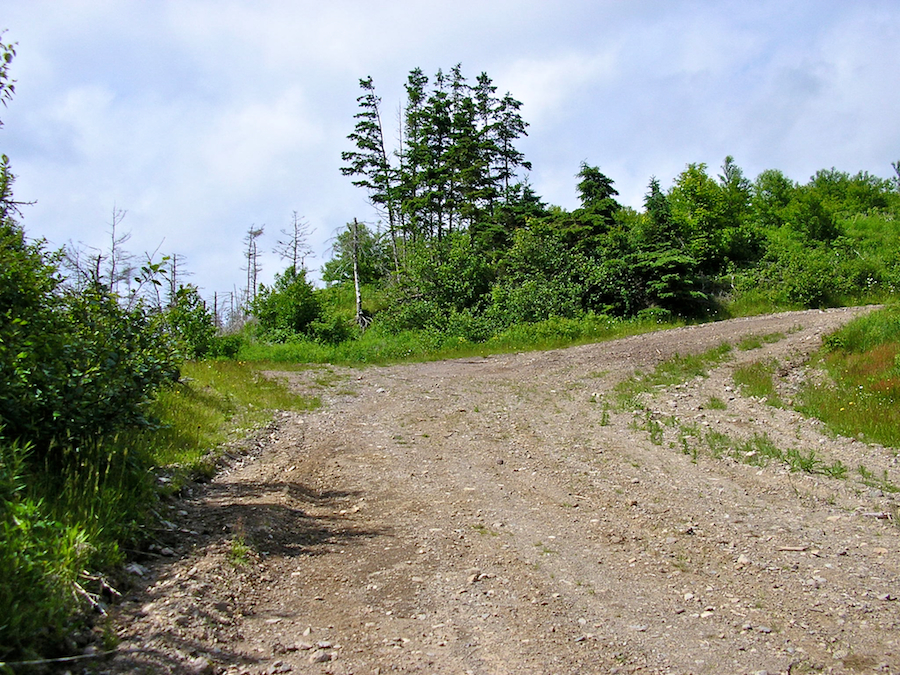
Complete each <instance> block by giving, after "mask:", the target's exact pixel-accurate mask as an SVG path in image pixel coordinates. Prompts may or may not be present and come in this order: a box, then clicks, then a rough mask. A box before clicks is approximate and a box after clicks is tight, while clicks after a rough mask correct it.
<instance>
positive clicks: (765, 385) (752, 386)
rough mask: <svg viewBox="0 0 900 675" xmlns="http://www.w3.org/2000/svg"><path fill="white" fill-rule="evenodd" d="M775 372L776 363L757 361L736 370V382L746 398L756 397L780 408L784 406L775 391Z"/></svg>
mask: <svg viewBox="0 0 900 675" xmlns="http://www.w3.org/2000/svg"><path fill="white" fill-rule="evenodd" d="M774 371H775V362H774V361H755V362H753V363H750V364H747V365H745V366H741V367H740V368H737V369H735V371H734V382H735V384H737V385H738V386H739V387H740V389H741V391H742V392H743V393H744V395H745V396H755V397H757V398H761V399H763V400H764V401H766V402H767V403H768V404H769V405H772V406H776V407H780V406H782V405H783V404H782V402H781V399H780V398H779V397H778V393H777V392H776V391H775V384H774V382H773V379H772V376H773V373H774Z"/></svg>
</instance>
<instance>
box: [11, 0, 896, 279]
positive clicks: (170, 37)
mask: <svg viewBox="0 0 900 675" xmlns="http://www.w3.org/2000/svg"><path fill="white" fill-rule="evenodd" d="M6 5H7V6H4V20H5V21H6V22H7V23H6V24H5V26H6V27H7V28H9V33H8V34H7V36H6V39H9V40H14V41H18V42H19V56H18V57H17V58H16V61H15V62H14V64H13V73H14V77H16V78H18V79H19V85H18V94H17V96H16V99H15V100H14V101H13V102H12V104H11V105H10V107H9V109H8V110H3V111H0V112H2V114H3V119H4V121H5V122H6V128H5V129H4V130H3V131H2V132H0V144H2V146H0V150H2V151H3V152H6V153H7V154H9V155H10V156H11V158H12V161H13V165H14V169H15V170H16V172H17V173H18V174H19V181H18V183H17V185H16V190H17V195H19V196H20V197H21V198H23V199H38V200H39V203H38V205H37V206H35V207H33V208H31V209H29V210H28V211H27V212H26V217H25V224H26V226H27V227H28V229H29V231H30V232H31V233H33V234H35V235H46V236H48V237H50V238H51V239H53V240H54V241H56V242H57V243H62V242H64V241H66V240H67V239H70V238H71V239H75V240H78V239H81V240H84V241H87V242H92V243H94V244H95V245H98V244H100V243H102V242H103V241H104V237H105V236H106V235H105V232H106V229H107V223H108V221H109V219H110V211H111V208H112V206H113V204H114V203H115V204H116V205H118V206H119V207H120V208H126V209H128V211H129V214H128V217H127V218H126V220H125V222H124V224H123V226H124V227H126V229H132V231H133V232H134V236H133V238H132V242H131V244H132V245H133V246H134V247H135V249H143V248H147V249H151V250H152V249H153V248H155V246H156V245H157V244H158V243H159V241H160V240H161V239H163V238H165V244H164V246H165V247H166V248H165V250H167V251H169V252H172V251H177V252H179V253H183V254H186V255H187V257H188V265H189V267H191V268H193V269H194V270H195V271H196V272H197V274H196V275H195V276H194V277H193V278H192V280H193V281H195V282H197V283H199V284H201V285H203V286H204V287H206V288H207V289H208V290H210V291H212V290H213V289H223V290H229V289H231V288H232V286H233V285H234V284H240V282H241V279H242V274H241V272H240V270H239V267H240V265H241V264H242V258H241V246H240V241H241V238H242V236H243V233H244V231H245V230H246V228H247V227H248V226H249V225H250V224H251V223H256V224H262V223H265V224H266V226H267V231H268V232H271V233H272V237H271V242H274V239H275V236H274V235H275V234H276V233H277V231H278V230H279V229H280V228H281V227H284V226H286V224H287V222H288V220H289V218H290V213H291V211H292V210H294V209H297V210H298V211H299V212H300V214H301V215H304V216H306V217H307V219H308V220H309V221H310V223H311V224H312V225H313V226H314V227H315V228H316V230H317V231H316V234H315V241H314V243H315V245H316V247H317V248H318V249H319V252H320V257H319V259H318V260H317V261H316V264H321V262H322V261H323V257H324V256H323V254H324V251H325V250H326V249H327V246H328V243H327V239H328V238H329V237H331V236H332V234H333V231H334V230H335V229H336V228H338V227H340V226H341V225H342V224H343V223H345V222H346V221H347V220H350V219H352V218H353V217H359V218H365V219H370V220H374V216H373V214H372V211H371V209H370V208H369V207H368V206H367V205H366V202H365V195H364V194H362V193H361V192H360V191H359V190H356V189H355V188H353V187H352V186H351V185H350V182H349V179H347V178H346V177H343V176H341V175H340V172H339V166H340V152H341V150H344V149H347V148H348V141H347V140H346V135H347V134H348V133H349V132H350V131H351V130H352V127H353V114H354V113H355V112H356V108H355V105H356V104H355V99H356V96H357V95H358V89H357V79H358V78H359V77H364V76H366V75H369V74H371V75H373V76H374V78H375V83H376V86H377V88H378V92H379V94H380V95H381V96H382V97H383V99H384V106H385V107H384V113H385V124H386V127H387V128H388V136H389V137H393V135H394V116H395V114H396V108H397V105H398V102H399V99H400V98H401V95H402V91H403V83H404V82H405V79H406V75H407V73H408V72H409V70H410V69H411V68H413V67H416V66H421V67H422V68H423V70H424V71H425V72H426V74H428V75H432V74H433V73H434V72H435V71H436V70H437V69H438V68H444V69H448V68H450V67H451V66H453V65H454V64H456V63H458V62H461V63H462V65H463V70H464V72H465V73H466V74H467V75H468V76H469V77H470V78H474V76H475V75H476V74H477V73H478V72H480V71H482V70H486V71H487V72H488V74H489V75H491V77H492V78H493V79H494V82H495V83H496V84H497V85H498V87H499V88H500V91H501V93H503V92H505V91H509V92H510V93H511V94H512V95H513V96H514V97H516V98H518V99H519V100H521V101H523V103H524V106H523V109H522V113H523V116H524V118H525V120H526V121H527V122H529V123H530V125H531V126H530V127H529V130H528V131H529V138H527V139H525V140H524V141H523V143H522V147H523V149H524V150H525V152H526V154H527V157H528V159H530V160H531V161H532V162H533V163H534V165H535V171H534V174H533V177H532V181H533V184H534V187H535V188H536V190H537V192H538V194H540V195H542V196H543V197H544V198H545V200H546V201H548V202H551V203H558V204H561V205H563V206H566V207H572V206H575V205H577V200H576V197H575V194H576V192H575V183H576V180H575V178H574V175H575V173H576V172H577V171H578V165H579V163H580V162H581V161H582V160H586V161H588V162H590V163H592V164H598V165H599V166H600V167H601V169H602V170H603V171H605V172H606V173H607V174H608V175H609V176H610V177H611V178H613V179H614V180H615V181H616V186H617V187H618V188H619V190H620V192H621V194H622V201H624V202H625V203H629V204H631V205H634V206H640V204H641V199H642V197H643V194H644V192H645V190H646V185H647V182H648V180H649V178H650V176H651V175H656V176H657V177H659V178H660V180H661V181H662V182H663V184H664V185H667V184H668V183H669V182H670V181H671V180H672V178H674V176H675V175H676V174H677V173H678V172H679V171H681V170H682V169H683V168H684V166H685V164H687V163H688V162H700V161H702V162H707V163H708V164H709V165H710V167H711V171H715V170H717V168H718V166H719V165H720V164H721V162H722V160H723V159H724V157H725V155H726V154H733V155H735V157H736V159H737V161H738V163H739V164H740V165H742V166H743V167H744V168H745V170H746V172H747V173H748V174H749V175H751V176H753V175H755V173H757V172H758V171H760V170H762V169H764V168H782V169H784V170H785V171H786V172H787V173H788V174H789V175H791V176H792V177H794V178H797V179H801V180H803V179H805V178H807V177H808V176H809V175H810V174H811V173H812V172H813V171H815V170H816V169H818V168H823V167H829V166H832V165H835V166H838V168H842V169H846V170H851V171H856V170H858V169H867V170H870V171H874V172H876V173H881V175H886V174H887V173H889V171H890V168H889V162H890V161H891V160H894V159H898V158H900V130H898V128H897V125H896V119H897V117H898V113H900V81H898V80H900V52H898V50H897V49H896V45H897V44H898V43H900V6H898V5H897V4H896V2H895V0H870V1H869V2H865V3H846V2H838V1H837V0H823V1H822V2H817V3H808V2H805V1H801V0H778V1H776V0H764V1H761V2H754V3H746V2H734V1H723V2H690V3H673V2H670V1H669V0H634V1H629V2H620V1H612V0H606V1H588V0H564V1H561V2H557V3H547V2H543V1H537V0H532V1H530V2H521V1H519V0H503V1H498V2H492V3H484V2H480V1H476V0H460V1H459V2H455V3H453V4H452V5H446V4H445V3H422V2H413V0H403V1H396V0H395V1H389V2H380V3H364V2H352V1H350V0H335V1H333V2H320V1H316V2H313V1H312V0H302V1H288V0H281V1H278V0H270V1H268V2H250V1H249V0H167V1H165V2H162V1H160V2H154V3H148V2H143V1H139V0H115V1H113V0H77V1H76V0H29V2H27V3H25V2H23V3H6ZM2 27H3V26H0V28H2ZM265 246H266V248H267V249H268V248H270V245H269V243H266V244H265ZM264 263H265V265H266V271H265V273H264V276H266V275H270V274H271V273H273V272H274V270H275V269H277V268H278V263H277V261H276V260H275V259H274V256H272V255H271V254H267V257H266V259H265V260H264Z"/></svg>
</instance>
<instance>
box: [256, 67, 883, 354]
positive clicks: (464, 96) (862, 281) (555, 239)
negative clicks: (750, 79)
mask: <svg viewBox="0 0 900 675" xmlns="http://www.w3.org/2000/svg"><path fill="white" fill-rule="evenodd" d="M359 84H360V88H361V95H360V96H359V98H358V99H357V101H358V106H359V108H358V112H357V114H356V115H355V118H354V119H355V124H354V127H353V130H352V131H351V133H350V134H349V135H348V140H349V141H350V142H351V143H352V145H353V149H351V150H346V151H344V152H343V153H342V159H343V161H344V165H343V167H342V169H341V170H342V173H343V174H344V175H345V176H348V177H350V178H351V180H352V182H353V184H354V185H356V186H358V187H359V188H361V189H363V190H365V191H366V193H367V195H368V197H369V200H370V202H371V204H372V206H373V207H374V211H375V216H376V218H377V219H378V224H377V225H375V226H373V225H371V224H369V225H366V224H361V223H358V222H357V223H356V224H355V225H354V224H351V225H348V228H347V229H346V230H344V231H343V232H342V233H341V234H339V235H338V237H337V239H336V242H335V246H334V255H333V257H332V259H331V260H329V261H328V262H326V263H325V265H324V266H323V268H322V278H323V280H324V281H325V282H326V283H327V284H329V285H330V286H332V287H339V286H341V285H342V284H345V283H346V284H349V283H355V284H356V285H357V286H358V285H360V284H362V286H363V288H364V289H366V294H367V295H368V297H369V298H370V302H369V303H368V306H369V308H370V309H369V310H366V311H365V312H364V313H365V314H366V316H365V321H359V318H360V316H359V314H360V312H357V317H356V318H357V323H358V324H360V325H364V326H369V325H371V327H372V329H375V330H379V331H383V332H386V333H393V334H396V333H399V332H403V331H406V330H426V331H434V332H443V333H447V332H448V331H449V332H451V333H458V334H459V335H460V336H461V337H464V338H465V339H468V340H474V341H478V340H484V339H487V338H488V337H490V336H491V335H492V334H496V333H497V332H499V331H502V330H504V329H505V328H508V327H509V326H512V325H515V324H518V323H523V322H524V323H528V322H538V321H543V320H546V319H548V318H550V317H563V318H578V317H582V316H586V315H604V316H610V317H615V318H628V317H635V316H656V317H659V318H663V317H667V318H677V317H682V318H699V317H703V316H711V315H714V314H716V313H721V312H722V311H723V308H725V307H726V306H728V305H729V304H733V303H735V302H736V301H737V302H739V303H744V304H745V305H752V304H754V303H756V304H757V305H759V306H760V307H761V308H762V307H769V308H775V307H817V306H826V305H834V304H842V303H846V302H861V301H866V300H868V299H875V298H883V297H886V296H889V295H890V294H892V293H893V292H894V291H895V289H896V288H897V287H898V285H900V268H898V262H897V261H898V259H900V256H898V255H897V254H898V253H900V248H898V246H900V244H898V239H900V237H898V234H897V226H896V224H895V223H896V217H897V216H898V215H900V213H898V209H900V193H898V189H900V188H898V186H900V164H898V163H897V162H895V163H894V164H893V165H892V167H893V169H894V172H895V174H896V175H895V176H894V177H892V178H890V179H884V178H879V177H877V176H874V175H871V174H869V173H867V172H858V173H856V174H851V173H847V172H844V171H840V170H837V169H834V168H832V169H823V170H821V171H818V172H816V174H815V175H813V176H812V177H810V179H809V180H808V181H807V182H805V183H800V182H796V181H794V180H792V179H790V178H789V177H787V176H786V175H785V174H784V173H783V172H781V171H779V170H777V169H770V170H766V171H763V172H761V173H760V174H759V175H758V176H756V177H755V178H753V179H751V178H750V177H747V176H746V175H745V174H744V172H743V170H742V169H741V168H740V166H739V165H738V164H737V163H736V161H735V160H734V158H733V157H731V156H728V157H726V158H725V159H724V161H723V164H722V166H721V167H720V168H719V170H718V171H717V172H713V171H711V170H710V168H709V167H708V166H707V165H706V164H703V163H692V164H688V165H686V168H685V169H684V170H683V171H682V172H681V173H680V174H679V175H678V176H677V177H676V178H675V179H674V181H673V183H672V185H670V186H668V187H663V186H662V185H661V184H660V182H659V180H658V179H656V178H655V177H651V178H650V179H649V180H648V185H647V191H646V194H645V197H644V203H643V208H642V209H640V210H638V209H633V208H630V207H627V206H624V205H622V204H620V203H619V202H618V201H617V197H618V192H617V190H616V188H615V182H614V180H613V179H612V178H611V177H609V176H607V175H605V174H604V173H603V172H602V171H601V169H600V167H598V166H593V165H590V164H588V163H587V162H584V163H582V164H581V165H580V167H578V170H577V173H576V174H575V181H576V188H577V193H578V196H579V201H580V206H579V207H578V208H576V209H573V210H571V211H568V210H565V209H563V208H561V207H558V206H552V205H547V204H546V203H544V201H543V200H542V199H541V198H540V197H539V196H538V195H537V194H536V193H535V192H534V190H533V189H532V187H531V185H530V184H529V182H528V176H527V174H528V171H529V170H530V169H531V164H530V163H529V162H528V161H527V160H526V159H525V157H524V155H523V153H521V152H520V151H519V150H518V149H517V147H516V143H517V141H520V140H521V139H522V137H523V136H525V135H526V130H527V126H528V125H527V123H526V122H525V121H524V120H523V118H522V116H521V103H520V102H519V101H517V100H516V99H514V98H513V97H512V96H511V95H510V94H508V93H507V94H505V95H503V96H497V93H496V87H495V86H494V85H493V83H492V81H491V79H490V77H489V76H488V75H487V74H486V73H481V74H480V75H479V76H478V77H477V78H476V80H475V82H474V83H470V82H468V81H467V80H466V78H465V77H464V76H463V74H462V69H461V66H459V65H457V66H454V67H453V68H452V69H451V70H450V72H449V73H446V74H445V73H443V72H442V71H440V70H439V71H438V72H437V74H436V75H435V76H434V77H433V78H431V79H429V78H428V77H426V76H425V75H424V74H423V73H422V71H421V70H420V69H418V68H416V69H414V70H412V71H411V72H410V73H409V75H408V77H407V81H406V85H405V101H404V103H403V105H402V108H401V113H400V114H399V115H398V126H397V128H396V129H395V130H394V132H395V135H396V138H397V139H398V141H397V143H396V147H393V148H389V147H388V145H387V143H386V140H385V139H386V138H387V137H388V136H389V135H390V134H389V132H387V131H386V129H385V125H384V121H383V116H382V111H381V110H382V102H381V99H380V97H379V96H378V95H377V94H376V91H375V85H374V83H373V80H372V78H371V77H367V78H364V79H361V80H360V82H359ZM296 284H306V285H307V292H306V293H305V294H303V298H305V299H304V300H302V302H304V303H306V305H305V306H306V310H307V311H305V312H304V313H302V316H303V317H304V318H301V314H300V313H296V312H295V313H294V315H293V317H294V318H293V319H292V320H290V321H287V320H282V321H281V322H280V323H279V324H278V327H279V330H278V331H272V330H269V328H270V327H272V326H273V324H272V322H271V321H270V320H268V319H266V318H265V317H264V316H263V315H259V316H258V317H257V318H258V320H259V325H260V327H261V329H262V331H261V333H260V335H261V336H263V337H264V338H265V339H274V340H276V341H278V340H284V339H294V338H291V336H296V337H299V338H302V337H303V336H306V337H308V338H311V339H314V340H326V339H341V340H343V339H350V338H352V337H354V336H358V332H353V331H352V330H349V329H347V330H334V328H335V327H336V326H337V323H336V322H335V321H334V320H333V317H331V315H333V314H334V308H333V307H330V306H329V297H331V296H329V294H328V292H327V290H328V289H326V292H319V293H318V294H317V293H313V292H312V288H311V285H310V284H309V283H308V282H307V281H306V279H305V278H303V279H299V278H298V277H297V276H296V275H293V276H292V277H291V278H290V279H287V278H285V277H284V276H283V275H282V276H280V277H279V281H277V282H276V284H275V286H274V287H273V288H271V289H266V290H265V293H266V297H267V298H269V302H274V300H273V297H274V296H279V295H284V294H286V293H287V292H288V291H287V289H288V287H290V286H291V285H296ZM291 292H292V293H294V295H295V296H296V297H298V298H299V296H298V295H297V290H296V289H294V290H293V291H291ZM332 295H334V294H332ZM364 304H365V303H364ZM329 313H331V314H329ZM284 316H285V314H284V313H282V319H283V318H284ZM329 317H331V318H329ZM323 321H324V322H325V323H326V324H327V325H328V327H329V330H325V331H322V330H321V329H322V322H323ZM338 323H339V322H338ZM345 323H346V322H345Z"/></svg>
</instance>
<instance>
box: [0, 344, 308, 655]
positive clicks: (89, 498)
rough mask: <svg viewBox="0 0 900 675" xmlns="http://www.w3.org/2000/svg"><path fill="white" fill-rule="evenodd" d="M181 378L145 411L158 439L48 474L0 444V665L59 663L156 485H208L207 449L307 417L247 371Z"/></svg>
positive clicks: (226, 369) (144, 533)
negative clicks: (280, 415) (278, 413)
mask: <svg viewBox="0 0 900 675" xmlns="http://www.w3.org/2000/svg"><path fill="white" fill-rule="evenodd" d="M182 373H183V380H182V382H180V383H177V384H174V385H172V386H170V387H168V388H166V389H164V390H163V391H161V392H159V395H158V396H157V398H156V400H154V401H153V402H152V403H151V405H150V408H151V412H152V413H153V415H155V416H156V417H157V418H158V419H159V428H156V429H146V430H140V431H127V432H121V433H119V434H116V435H114V436H110V437H106V438H102V439H98V440H96V441H94V442H90V443H83V444H81V445H79V446H77V447H64V448H57V450H58V452H57V453H56V455H57V456H58V457H59V460H58V461H57V462H56V464H55V465H54V466H53V467H45V466H42V465H40V464H39V463H34V462H30V461H29V458H28V449H27V448H22V447H19V446H16V445H14V444H9V443H0V578H2V579H3V584H0V661H2V660H4V659H10V660H20V659H27V658H30V657H36V656H45V655H47V654H53V653H58V652H59V645H60V643H61V642H62V639H63V637H64V636H65V634H66V633H67V632H69V631H71V630H73V629H75V628H77V627H78V626H79V625H80V623H81V622H82V621H83V617H85V616H87V614H85V613H84V612H83V610H84V609H85V607H86V601H87V598H89V597H91V593H92V592H98V591H99V579H100V578H101V577H102V573H103V572H104V571H106V570H109V569H111V568H112V567H115V566H116V565H118V564H121V563H122V562H123V561H124V559H125V550H126V549H130V548H139V547H140V546H141V542H142V540H144V539H146V538H147V537H148V533H149V532H150V531H151V530H150V529H149V528H150V527H151V526H152V525H153V523H154V519H155V518H156V516H155V515H154V510H155V509H156V508H157V504H158V500H159V491H160V486H161V484H160V483H159V482H158V481H157V474H158V473H160V472H164V473H166V474H167V479H168V481H169V482H167V483H166V484H165V485H166V486H167V489H169V490H172V489H177V487H178V485H179V483H180V482H182V481H184V480H186V479H188V478H191V477H197V476H198V474H205V475H209V473H211V469H212V465H211V463H210V456H211V455H214V450H215V448H216V447H217V446H218V445H220V444H221V443H223V442H224V441H226V440H229V439H232V438H236V437H239V436H242V435H246V434H247V433H248V431H249V430H250V429H252V428H256V427H259V426H261V425H263V424H265V423H267V422H268V421H269V420H271V419H272V413H273V411H274V410H275V409H289V410H305V409H309V408H311V407H314V406H316V405H318V401H317V400H308V399H305V398H303V397H300V396H298V395H296V394H292V393H291V392H289V391H288V390H287V387H286V386H285V385H284V383H282V382H278V381H274V380H270V379H266V378H264V377H263V376H262V375H261V374H260V373H259V372H258V369H257V367H256V366H254V365H251V364H247V363H240V362H233V361H211V362H201V363H187V364H185V365H184V367H183V370H182ZM235 542H236V543H235V544H234V546H233V552H238V553H239V552H241V550H242V548H241V547H242V546H247V544H246V542H244V540H243V538H242V534H241V533H238V536H237V537H236V538H235ZM246 555H247V552H246V551H244V554H243V555H242V556H235V559H240V558H244V557H246ZM86 569H90V570H93V571H94V574H90V575H87V574H85V573H84V570H86ZM98 573H99V574H98ZM92 584H93V585H95V586H96V588H94V587H93V586H92ZM0 669H2V666H0Z"/></svg>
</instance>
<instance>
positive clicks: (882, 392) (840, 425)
mask: <svg viewBox="0 0 900 675" xmlns="http://www.w3.org/2000/svg"><path fill="white" fill-rule="evenodd" d="M818 362H819V363H820V364H821V365H822V366H824V367H825V368H826V370H827V371H828V374H829V375H830V377H831V380H832V382H831V383H830V384H828V385H824V386H823V385H808V386H806V387H805V388H804V389H803V390H802V392H801V395H800V397H799V406H798V407H799V410H800V411H801V412H803V413H804V414H806V415H809V416H812V417H817V418H819V419H821V420H822V421H823V422H825V423H826V424H827V425H828V427H829V428H830V429H831V430H832V431H834V432H835V433H839V434H841V435H844V436H851V437H857V438H863V439H865V440H867V441H870V442H875V443H880V444H882V445H886V446H889V447H895V448H896V447H900V307H898V306H896V305H893V306H890V307H886V308H884V309H882V310H879V311H876V312H872V313H870V314H868V315H866V316H863V317H860V318H858V319H856V320H854V321H852V322H850V323H849V324H847V325H846V326H845V327H844V328H843V329H841V330H840V331H838V332H836V333H834V334H833V335H831V336H829V337H828V338H826V340H825V346H824V347H823V349H822V350H821V352H820V354H819V356H818Z"/></svg>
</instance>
